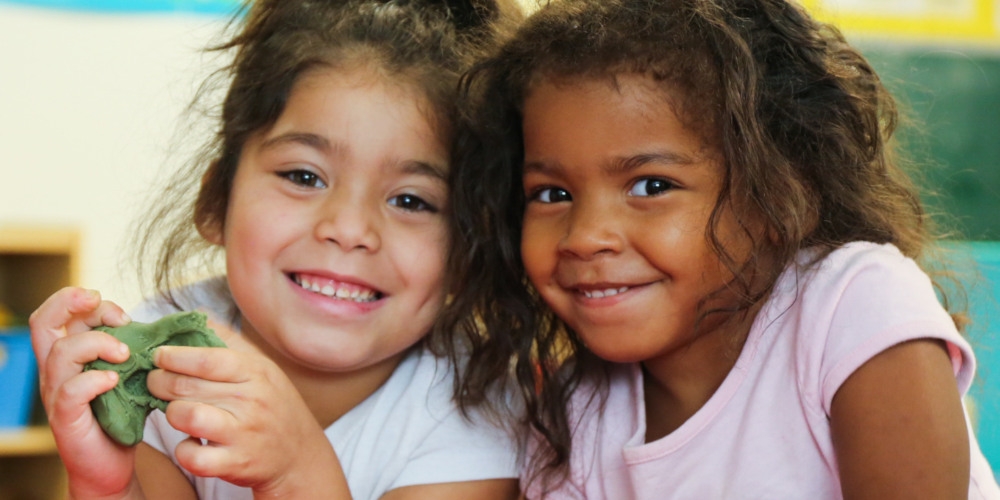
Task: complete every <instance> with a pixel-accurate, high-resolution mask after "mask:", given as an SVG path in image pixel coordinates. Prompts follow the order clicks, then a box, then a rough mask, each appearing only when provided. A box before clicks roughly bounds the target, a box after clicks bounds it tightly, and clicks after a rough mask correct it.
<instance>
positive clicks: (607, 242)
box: [558, 199, 625, 260]
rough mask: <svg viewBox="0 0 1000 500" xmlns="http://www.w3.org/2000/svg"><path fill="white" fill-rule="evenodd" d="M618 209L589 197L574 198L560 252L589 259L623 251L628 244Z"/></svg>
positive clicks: (560, 243) (561, 240) (560, 244)
mask: <svg viewBox="0 0 1000 500" xmlns="http://www.w3.org/2000/svg"><path fill="white" fill-rule="evenodd" d="M622 230H623V228H622V225H621V224H620V221H619V217H618V214H617V212H616V209H615V208H613V207H611V206H603V205H601V204H599V203H594V202H588V201H587V200H580V199H578V200H574V201H573V208H572V211H571V212H570V214H568V223H567V225H566V229H565V233H564V234H563V236H562V238H561V239H560V240H559V247H558V249H559V253H561V254H564V255H571V256H573V257H576V258H578V259H583V260H590V259H593V258H596V257H599V256H601V255H613V254H617V253H620V252H621V251H622V249H623V247H624V244H625V238H624V236H623V234H622Z"/></svg>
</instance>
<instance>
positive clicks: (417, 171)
mask: <svg viewBox="0 0 1000 500" xmlns="http://www.w3.org/2000/svg"><path fill="white" fill-rule="evenodd" d="M288 143H294V144H302V145H304V146H308V147H310V148H313V149H316V150H319V151H320V152H322V153H330V152H335V151H337V150H340V149H341V148H342V146H341V145H340V144H339V143H332V142H330V140H329V139H327V138H326V137H323V136H321V135H318V134H311V133H308V132H288V133H284V134H281V135H278V136H275V137H271V138H269V139H267V140H265V141H264V142H262V143H261V145H260V149H261V150H267V149H270V148H274V147H277V146H280V145H282V144H288ZM399 170H400V171H401V172H403V173H404V174H413V175H422V176H427V177H432V178H434V179H438V180H441V181H444V182H447V180H448V168H447V167H446V166H444V165H440V164H437V163H430V162H425V161H419V160H407V161H403V162H401V166H400V168H399Z"/></svg>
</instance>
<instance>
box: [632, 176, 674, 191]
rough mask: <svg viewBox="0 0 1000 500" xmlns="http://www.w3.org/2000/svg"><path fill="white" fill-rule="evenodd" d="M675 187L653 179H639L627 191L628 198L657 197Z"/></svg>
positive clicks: (662, 180) (670, 183) (666, 181)
mask: <svg viewBox="0 0 1000 500" xmlns="http://www.w3.org/2000/svg"><path fill="white" fill-rule="evenodd" d="M675 187H677V186H676V185H675V184H674V183H673V182H670V181H668V180H666V179H658V178H655V177H651V178H645V179H639V180H638V181H636V183H635V184H632V188H631V189H629V190H628V194H629V195H630V196H657V195H660V194H663V193H665V192H667V191H669V190H671V189H673V188H675Z"/></svg>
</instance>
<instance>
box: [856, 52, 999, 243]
mask: <svg viewBox="0 0 1000 500" xmlns="http://www.w3.org/2000/svg"><path fill="white" fill-rule="evenodd" d="M860 47H861V50H862V51H863V52H864V54H865V55H866V56H867V57H868V59H869V60H870V61H871V63H872V65H873V66H874V67H875V70H876V71H878V72H879V75H881V76H882V78H883V80H884V81H885V83H886V86H887V87H888V88H889V89H890V90H891V91H892V92H893V94H894V95H895V96H896V98H897V99H898V100H899V101H900V104H901V107H902V108H903V109H904V111H905V112H906V113H908V114H909V115H911V118H913V119H914V121H915V122H916V127H915V128H910V127H909V126H904V127H903V128H902V129H901V130H900V132H899V137H900V139H901V141H902V144H903V150H904V151H905V152H906V154H907V156H910V157H912V158H914V159H915V160H916V161H917V162H919V163H920V164H922V171H921V173H920V177H921V179H920V180H919V182H920V184H922V186H923V187H924V188H925V189H926V190H928V191H930V192H932V193H934V194H933V196H931V195H928V196H927V197H926V198H925V202H926V203H927V205H928V206H929V207H930V209H931V210H932V211H934V212H938V213H944V214H945V215H946V218H943V219H942V220H943V221H944V222H943V223H944V224H945V229H956V230H957V231H958V234H957V235H956V236H957V237H959V238H962V239H967V240H1000V50H997V51H996V53H992V54H991V53H984V51H976V50H961V49H932V48H913V47H865V46H863V45H860Z"/></svg>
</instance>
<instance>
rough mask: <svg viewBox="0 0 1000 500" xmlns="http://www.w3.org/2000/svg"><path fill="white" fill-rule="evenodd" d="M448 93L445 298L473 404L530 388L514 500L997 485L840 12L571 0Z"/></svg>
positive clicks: (890, 123) (991, 490)
mask: <svg viewBox="0 0 1000 500" xmlns="http://www.w3.org/2000/svg"><path fill="white" fill-rule="evenodd" d="M465 89H466V91H467V94H466V95H467V97H469V99H470V103H469V108H468V109H470V110H471V111H470V116H471V117H472V118H473V120H472V121H474V122H476V123H474V125H473V126H474V127H475V128H474V129H473V133H471V134H470V135H468V136H467V137H464V138H462V139H460V142H459V144H461V145H463V147H462V148H461V152H460V154H459V158H458V159H457V160H456V164H457V165H458V167H457V169H456V171H454V186H453V192H454V193H455V195H456V199H455V201H454V205H453V207H454V209H453V213H454V223H455V224H456V225H457V227H456V228H455V234H458V235H463V236H464V238H462V239H459V241H458V243H457V244H458V245H459V246H460V248H459V249H458V250H457V251H455V252H453V255H457V256H464V258H463V259H462V260H461V261H454V262H452V263H451V265H452V266H453V268H454V270H455V272H454V273H453V274H452V276H453V277H454V279H455V281H456V288H454V289H453V292H454V293H453V295H452V297H453V300H452V302H451V305H450V307H451V309H450V311H451V312H450V313H449V315H446V317H454V318H464V317H469V316H468V315H466V314H464V312H465V311H468V310H475V311H476V312H477V314H478V319H479V321H476V322H466V323H465V324H464V327H465V329H466V332H467V333H468V334H469V338H470V341H471V351H472V362H470V364H469V367H470V368H469V371H468V372H467V373H466V374H465V376H464V378H463V380H462V382H461V383H462V384H463V390H462V391H460V393H461V394H462V395H463V397H464V399H465V403H470V402H475V401H479V400H482V399H484V398H488V397H489V395H490V394H491V391H492V390H494V389H497V388H503V387H505V386H506V385H510V384H513V385H515V386H517V387H516V388H518V389H520V390H519V393H520V394H522V395H523V397H524V404H525V407H524V408H525V417H524V418H525V419H526V420H527V421H528V423H529V424H530V426H531V432H530V436H529V437H530V440H529V445H530V448H529V451H530V456H529V461H528V467H527V468H526V470H525V471H524V473H523V474H522V487H523V488H524V489H525V491H526V494H527V497H528V498H541V497H547V498H590V499H594V498H612V499H622V498H657V499H662V498H768V499H771V498H843V497H847V498H860V497H865V498H908V499H912V498H934V499H943V498H1000V491H998V488H997V485H996V481H995V479H994V478H993V476H992V473H991V471H990V468H989V465H988V464H987V463H986V461H985V459H984V458H983V456H982V453H981V452H980V451H979V449H978V446H977V443H976V439H975V436H974V434H973V433H972V428H971V426H970V423H969V419H968V416H967V415H966V413H965V410H964V407H963V405H962V395H963V394H964V393H965V391H967V390H968V387H969V384H970V383H971V380H972V377H973V372H974V367H975V366H974V358H973V354H972V352H971V350H970V348H969V346H968V344H967V343H966V342H965V340H963V338H962V336H961V335H960V334H959V328H960V326H961V323H960V321H956V320H954V319H953V316H952V315H951V314H949V311H948V309H946V308H945V307H942V305H941V302H939V300H938V297H937V296H936V295H935V285H936V282H935V281H933V280H932V279H931V277H930V276H929V275H928V274H927V273H925V271H924V270H923V269H922V267H921V266H920V265H919V264H918V263H923V262H926V261H927V260H928V257H929V256H930V252H931V246H930V245H931V243H932V242H933V234H932V228H931V227H930V221H929V219H928V217H927V214H926V213H925V212H924V209H923V206H922V204H921V201H920V199H919V197H918V194H917V191H916V189H915V188H914V186H913V184H912V183H911V182H910V181H909V180H908V178H907V176H906V174H905V173H904V171H903V169H902V168H901V163H900V162H898V161H897V160H896V159H895V156H894V155H893V154H892V148H891V143H890V142H889V140H890V137H891V136H892V133H893V130H894V128H895V125H896V119H897V113H896V109H895V105H894V101H893V99H892V98H891V96H890V95H889V94H888V92H887V91H886V89H885V88H884V87H883V85H882V83H881V82H880V80H879V78H878V76H877V75H876V74H875V71H874V70H873V69H872V67H871V65H870V64H869V63H868V61H866V60H865V58H864V57H863V56H862V55H861V54H860V53H859V52H858V51H857V50H856V49H854V48H852V47H851V46H850V45H849V44H848V43H847V42H846V41H845V40H844V38H843V36H842V35H841V34H840V33H839V32H838V31H837V30H836V28H834V27H832V26H829V25H826V24H823V23H820V22H817V21H816V20H814V19H812V18H811V17H809V15H808V14H807V13H806V12H805V11H803V10H802V9H801V8H799V7H797V6H796V5H793V4H791V3H789V2H787V1H785V0H658V1H653V0H565V1H562V2H556V3H553V4H551V5H549V6H547V7H545V8H543V9H542V10H541V11H540V12H538V13H537V14H535V15H534V16H533V18H532V19H530V20H529V22H528V23H527V24H526V25H524V26H523V27H522V29H521V30H520V31H519V33H518V35H517V36H516V37H514V39H512V40H511V41H510V42H508V43H507V44H506V46H505V47H504V48H503V49H502V50H501V51H499V52H498V53H497V54H496V55H495V56H493V57H492V58H490V59H488V60H486V61H485V62H483V63H482V64H480V65H479V66H478V67H477V69H475V70H474V71H473V72H472V73H471V75H470V76H468V77H467V79H466V81H465ZM944 303H945V304H947V301H944ZM955 317H956V318H957V317H958V316H957V315H956V316H955ZM453 322H454V323H458V321H453ZM482 331H485V332H486V333H487V334H488V335H482V336H481V335H480V333H481V332H482ZM511 359H512V360H513V373H514V374H515V376H514V377H513V378H508V377H505V376H504V375H505V374H507V373H509V370H510V368H509V367H510V362H509V360H511Z"/></svg>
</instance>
